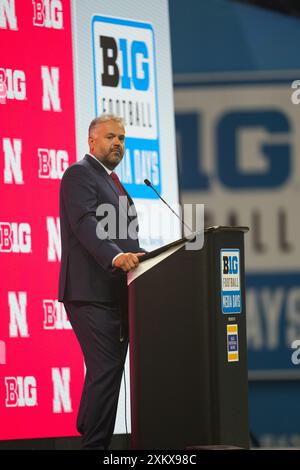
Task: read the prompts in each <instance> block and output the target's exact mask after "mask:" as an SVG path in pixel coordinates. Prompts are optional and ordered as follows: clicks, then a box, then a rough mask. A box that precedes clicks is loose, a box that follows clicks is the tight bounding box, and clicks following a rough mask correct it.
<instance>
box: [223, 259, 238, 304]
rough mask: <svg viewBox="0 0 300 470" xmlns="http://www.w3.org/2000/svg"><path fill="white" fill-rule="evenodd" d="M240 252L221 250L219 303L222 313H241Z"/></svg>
mask: <svg viewBox="0 0 300 470" xmlns="http://www.w3.org/2000/svg"><path fill="white" fill-rule="evenodd" d="M240 286H241V283H240V252H239V250H221V305H222V312H223V313H241V311H242V305H241V287H240Z"/></svg>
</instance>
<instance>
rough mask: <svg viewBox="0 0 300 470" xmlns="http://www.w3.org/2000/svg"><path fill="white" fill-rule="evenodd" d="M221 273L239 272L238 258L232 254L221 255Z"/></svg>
mask: <svg viewBox="0 0 300 470" xmlns="http://www.w3.org/2000/svg"><path fill="white" fill-rule="evenodd" d="M222 265H223V274H238V272H239V259H238V257H237V256H236V255H234V256H226V255H223V256H222Z"/></svg>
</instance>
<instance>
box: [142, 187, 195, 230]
mask: <svg viewBox="0 0 300 470" xmlns="http://www.w3.org/2000/svg"><path fill="white" fill-rule="evenodd" d="M144 183H145V184H146V185H147V186H149V188H152V189H153V191H155V192H156V194H157V195H158V197H159V199H161V200H162V202H163V203H164V204H166V206H168V208H169V209H170V210H171V211H172V212H173V214H174V215H176V217H177V218H178V219H179V220H180V222H181V224H182V225H184V226H185V227H186V228H187V229H188V230H189V231H190V232H191V233H193V230H192V229H191V228H190V227H189V226H188V225H187V224H186V223H185V222H184V220H183V219H182V218H181V217H180V216H179V215H178V214H176V212H175V211H173V209H172V207H170V206H169V204H168V203H167V202H166V201H165V200H164V199H163V198H162V197H161V195H160V194H159V193H158V192H157V191H156V189H155V187H154V186H153V184H152V183H151V181H149V180H147V178H146V179H144Z"/></svg>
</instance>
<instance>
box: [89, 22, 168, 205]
mask: <svg viewBox="0 0 300 470" xmlns="http://www.w3.org/2000/svg"><path fill="white" fill-rule="evenodd" d="M92 36H93V65H94V99H95V113H96V115H97V116H98V115H100V114H102V113H109V114H117V115H118V116H120V117H122V118H123V119H124V121H125V126H126V142H125V154H124V158H123V160H122V162H121V163H120V165H119V166H118V167H117V168H116V172H117V173H118V175H119V177H120V179H121V181H122V183H123V184H124V185H125V187H126V189H127V190H128V191H129V193H130V195H131V196H133V197H137V198H143V197H144V198H152V197H155V193H154V192H153V191H149V188H147V187H146V186H145V184H144V179H145V178H147V179H149V180H150V181H151V182H152V184H153V185H154V186H155V187H156V189H157V191H159V192H160V191H161V182H160V152H159V123H158V103H157V86H156V69H155V43H154V31H153V28H152V26H151V25H149V24H146V23H139V22H135V21H130V20H120V19H116V18H107V17H103V16H94V17H93V21H92Z"/></svg>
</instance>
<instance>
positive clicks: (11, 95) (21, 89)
mask: <svg viewBox="0 0 300 470" xmlns="http://www.w3.org/2000/svg"><path fill="white" fill-rule="evenodd" d="M6 100H19V101H23V100H26V76H25V72H23V70H12V69H4V68H0V103H2V104H5V103H6Z"/></svg>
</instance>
